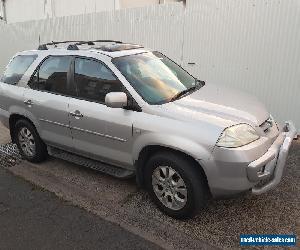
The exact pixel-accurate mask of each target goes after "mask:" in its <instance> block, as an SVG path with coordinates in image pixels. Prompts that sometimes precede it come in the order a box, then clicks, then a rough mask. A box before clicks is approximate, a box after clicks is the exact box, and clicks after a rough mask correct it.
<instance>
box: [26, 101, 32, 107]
mask: <svg viewBox="0 0 300 250" xmlns="http://www.w3.org/2000/svg"><path fill="white" fill-rule="evenodd" d="M24 104H25V105H27V106H31V105H33V101H31V100H26V101H24Z"/></svg>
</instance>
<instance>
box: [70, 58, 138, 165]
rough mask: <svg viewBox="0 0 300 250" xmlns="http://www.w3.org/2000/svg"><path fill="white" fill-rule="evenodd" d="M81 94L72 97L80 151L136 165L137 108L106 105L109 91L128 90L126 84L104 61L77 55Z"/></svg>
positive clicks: (73, 124)
mask: <svg viewBox="0 0 300 250" xmlns="http://www.w3.org/2000/svg"><path fill="white" fill-rule="evenodd" d="M74 81H75V83H76V86H77V90H78V96H77V97H76V98H71V100H70V107H69V109H70V114H71V116H70V126H71V129H72V136H73V139H74V149H75V150H76V152H77V153H79V154H81V155H84V156H87V157H91V158H94V159H97V160H104V161H106V162H109V163H112V164H115V165H122V166H125V167H126V165H127V166H132V155H131V152H132V124H133V122H132V120H133V115H134V114H133V113H134V111H131V110H125V109H118V108H116V109H114V108H110V107H107V106H106V105H105V96H106V94H107V93H109V92H124V90H125V89H124V87H123V85H122V83H121V82H120V81H119V80H118V79H117V78H116V77H115V75H114V74H113V73H112V71H111V70H110V69H109V68H108V67H107V66H106V65H104V64H103V63H102V62H100V61H97V60H94V59H89V58H79V57H78V58H76V59H75V67H74Z"/></svg>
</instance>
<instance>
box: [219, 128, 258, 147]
mask: <svg viewBox="0 0 300 250" xmlns="http://www.w3.org/2000/svg"><path fill="white" fill-rule="evenodd" d="M257 139H259V135H258V134H257V133H256V131H255V130H254V128H252V127H251V126H250V125H248V124H239V125H235V126H232V127H229V128H226V129H225V130H224V131H223V133H222V134H221V136H220V138H219V140H218V142H217V146H219V147H225V148H237V147H241V146H244V145H246V144H249V143H251V142H253V141H256V140H257Z"/></svg>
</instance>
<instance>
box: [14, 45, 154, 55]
mask: <svg viewBox="0 0 300 250" xmlns="http://www.w3.org/2000/svg"><path fill="white" fill-rule="evenodd" d="M91 43H93V44H87V42H76V43H75V44H74V42H56V43H55V42H53V43H48V44H43V45H40V46H39V48H38V49H37V50H27V51H23V52H20V53H18V55H32V54H38V55H41V56H48V55H88V56H93V54H94V56H97V57H98V56H99V55H103V56H106V57H110V58H117V57H123V56H129V55H135V54H141V53H145V52H150V51H152V50H150V49H146V48H144V47H142V46H141V45H137V44H131V43H121V42H118V43H115V42H113V43H106V44H98V43H97V44H96V43H94V42H91Z"/></svg>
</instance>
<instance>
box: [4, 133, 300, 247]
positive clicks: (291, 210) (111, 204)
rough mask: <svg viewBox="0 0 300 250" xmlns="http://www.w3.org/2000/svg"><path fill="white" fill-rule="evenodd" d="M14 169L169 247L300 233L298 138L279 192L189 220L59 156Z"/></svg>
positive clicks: (212, 207)
mask: <svg viewBox="0 0 300 250" xmlns="http://www.w3.org/2000/svg"><path fill="white" fill-rule="evenodd" d="M0 131H1V129H0ZM0 134H1V133H0ZM0 143H1V141H0ZM9 170H10V171H11V172H13V173H14V174H16V175H19V176H21V177H23V178H25V179H27V180H29V181H31V182H33V183H35V184H37V185H39V186H41V187H43V188H45V189H47V190H49V191H52V192H54V193H55V194H56V195H58V196H59V197H61V198H63V199H65V200H68V201H71V202H72V203H73V204H76V205H78V206H81V207H83V208H85V209H87V210H89V211H91V212H93V213H95V214H97V215H99V216H101V217H105V218H106V219H107V220H109V221H113V222H115V223H118V224H119V225H121V226H122V227H124V228H126V229H128V230H130V231H132V232H134V233H136V234H139V235H141V236H142V237H144V238H146V239H148V240H151V241H153V242H155V243H157V244H159V245H161V246H163V247H165V248H169V249H173V248H174V249H214V248H220V249H229V248H230V249H232V248H235V249H238V248H239V235H240V234H241V233H244V234H247V233H249V234H250V233H253V234H256V233H261V234H268V233H273V234H281V233H282V234H297V235H298V239H299V237H300V185H299V183H300V140H298V141H294V143H293V147H292V149H291V152H290V155H289V158H288V162H287V168H286V173H285V176H284V178H283V180H282V182H281V183H280V185H279V186H278V187H277V188H276V189H275V190H272V191H270V192H268V193H266V194H263V195H260V196H252V195H249V194H248V195H244V196H241V197H236V198H232V199H226V200H217V201H211V202H210V203H209V204H208V206H207V208H206V209H204V210H203V211H201V213H200V214H199V215H198V216H197V217H196V218H194V219H192V220H187V221H177V220H174V219H171V218H169V217H167V216H165V215H164V214H162V213H161V212H160V211H158V210H157V209H156V208H155V206H154V205H153V204H152V202H151V201H150V200H149V198H148V195H147V194H146V193H145V192H143V191H140V190H137V187H136V185H135V183H134V180H126V181H120V180H117V179H114V178H112V177H109V176H106V175H103V174H101V173H98V172H95V171H92V170H89V169H85V168H83V167H79V166H76V165H74V164H71V163H67V162H63V161H59V160H56V159H49V160H48V161H47V162H45V163H43V164H40V165H34V164H30V163H27V162H21V163H20V164H17V165H15V166H13V167H10V168H9ZM252 249H253V248H252ZM270 249H271V248H270ZM273 249H274V248H273ZM276 249H279V248H276Z"/></svg>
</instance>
